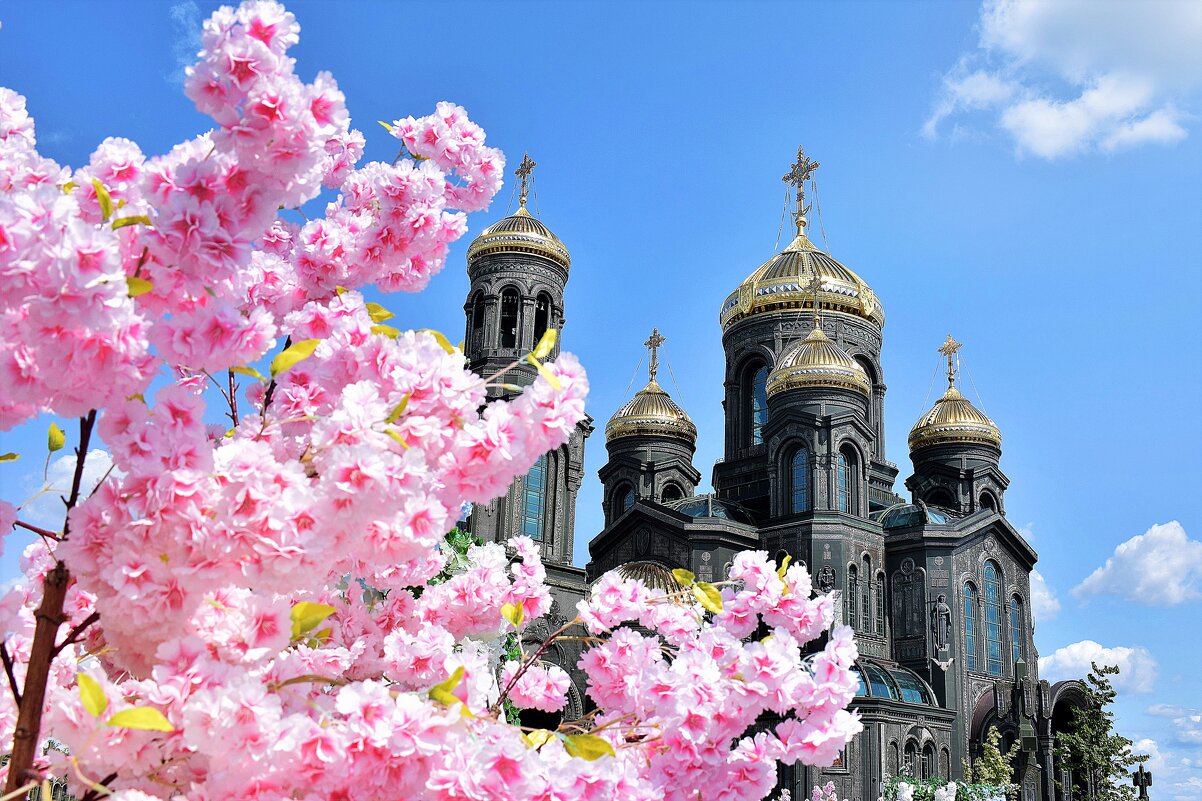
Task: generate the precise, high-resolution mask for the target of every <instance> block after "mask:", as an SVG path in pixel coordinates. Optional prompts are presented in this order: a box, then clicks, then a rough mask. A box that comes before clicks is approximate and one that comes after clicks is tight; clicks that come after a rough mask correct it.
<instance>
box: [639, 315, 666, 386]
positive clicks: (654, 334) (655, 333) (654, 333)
mask: <svg viewBox="0 0 1202 801" xmlns="http://www.w3.org/2000/svg"><path fill="white" fill-rule="evenodd" d="M667 341H668V340H666V339H665V338H664V337H662V336H660V333H659V329H658V328H652V329H651V336H650V337H649V338H648V339H647V341H646V342H644V343H643V345H644V346H645V347H648V348H650V349H651V366H650V368H648V369H649V372H650V373H651V380H652V381H654V380H655V374H656V372H657V371H658V370H659V354H658V353H656V351H657V350H658V349H659V347H660V346H661V345H663V344H664V343H665V342H667Z"/></svg>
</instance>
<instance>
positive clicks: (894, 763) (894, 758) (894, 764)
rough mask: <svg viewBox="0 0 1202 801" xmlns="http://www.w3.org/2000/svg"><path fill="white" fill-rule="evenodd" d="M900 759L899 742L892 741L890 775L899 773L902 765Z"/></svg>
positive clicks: (890, 744) (890, 745) (890, 747)
mask: <svg viewBox="0 0 1202 801" xmlns="http://www.w3.org/2000/svg"><path fill="white" fill-rule="evenodd" d="M900 761H901V751H900V749H899V748H898V747H897V742H896V741H891V742H890V743H889V765H888V772H889V775H890V776H896V775H897V771H898V768H899V767H900V765H899V764H898V763H899V762H900Z"/></svg>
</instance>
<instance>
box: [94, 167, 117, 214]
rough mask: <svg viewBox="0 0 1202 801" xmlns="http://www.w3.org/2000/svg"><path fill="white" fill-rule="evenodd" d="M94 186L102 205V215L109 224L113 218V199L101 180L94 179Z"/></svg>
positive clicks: (97, 198)
mask: <svg viewBox="0 0 1202 801" xmlns="http://www.w3.org/2000/svg"><path fill="white" fill-rule="evenodd" d="M92 186H93V187H94V188H95V189H96V200H97V201H98V202H99V203H100V215H101V216H102V217H103V218H104V221H105V222H108V219H109V217H112V216H113V198H112V196H110V195H109V191H108V190H107V189H105V188H104V184H102V183H100V179H99V178H93V179H92Z"/></svg>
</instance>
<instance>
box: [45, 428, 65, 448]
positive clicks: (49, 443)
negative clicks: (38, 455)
mask: <svg viewBox="0 0 1202 801" xmlns="http://www.w3.org/2000/svg"><path fill="white" fill-rule="evenodd" d="M66 444H67V437H66V435H65V434H63V430H62V429H61V428H59V427H58V425H57V424H55V423H51V424H50V430H49V431H47V432H46V447H47V448H49V449H50V452H51V453H54V452H55V451H61V450H62V449H63V446H64V445H66Z"/></svg>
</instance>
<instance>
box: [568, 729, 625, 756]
mask: <svg viewBox="0 0 1202 801" xmlns="http://www.w3.org/2000/svg"><path fill="white" fill-rule="evenodd" d="M563 750H565V751H567V752H568V754H569V755H570V756H574V757H580V758H581V759H587V760H589V761H590V762H591V761H593V760H594V759H600V758H601V757H603V756H617V755H616V754H615V753H614V747H613V746H612V745H610V744H609V740H606V739H605V738H604V737H598V736H597V735H595V734H565V735H564V737H563Z"/></svg>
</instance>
